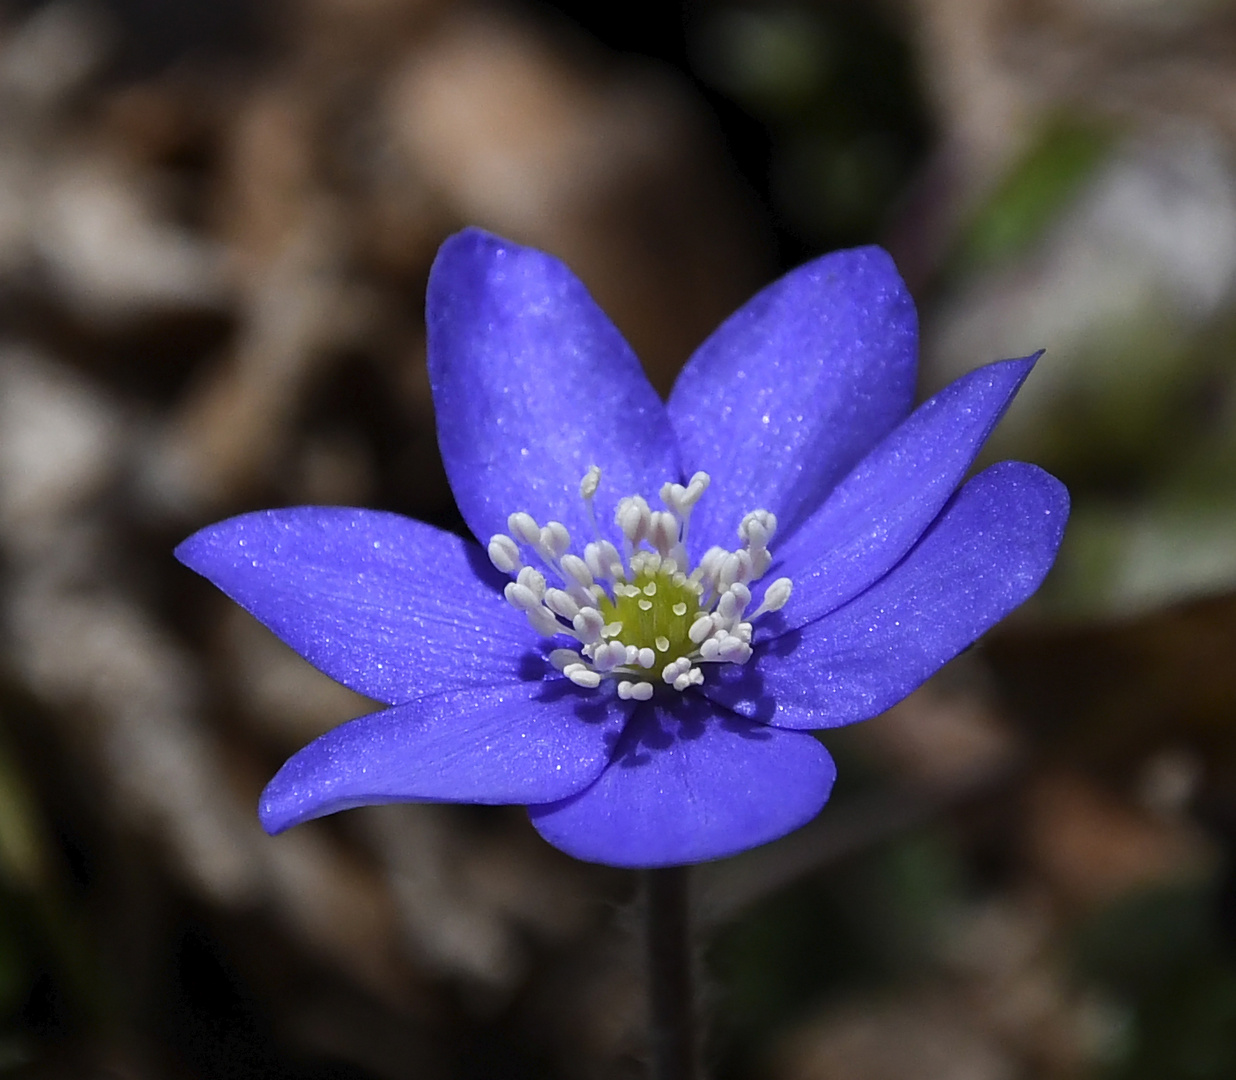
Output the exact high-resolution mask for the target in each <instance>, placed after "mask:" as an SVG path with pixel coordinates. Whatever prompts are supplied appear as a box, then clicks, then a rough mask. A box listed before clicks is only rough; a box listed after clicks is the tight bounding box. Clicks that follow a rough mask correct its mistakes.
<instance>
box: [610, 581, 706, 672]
mask: <svg viewBox="0 0 1236 1080" xmlns="http://www.w3.org/2000/svg"><path fill="white" fill-rule="evenodd" d="M636 561H637V563H641V564H643V565H642V566H641V568H640V569H639V570H637V571H635V576H634V578H633V579H632V580H631V581H629V582H628V581H616V582H615V583H614V585H613V592H614V598H613V599H612V600H611V599H610V598H609V597H608V596H605V595H603V596H601V597H600V599H599V600H598V603H597V607H598V608H599V609H600V611H601V615H602V616H603V617H604V619H605V622H606V624H607V627H606V628H607V629H609V627H611V626H613V625H614V624H620V626H621V629H619V630H616V632H615V634H614V636H615V637H618V638H620V639H621V641H622V642H623V643H624V644H626V645H634V646H635V647H636V648H637V649H640V650H641V651H642V650H643V649H652V650H653V651H654V652H655V653H656V654H657V656H658V657H661V658H662V662H663V663H664V661H667V660H673V659H676V658H677V657H679V656H686V655H687V654H688V653H690V652H691V651H692V650H693V649H694V648H695V644H694V643H693V642H692V641H691V639H690V637H689V636H688V632H689V631H690V629H691V626H692V624H693V623H694V622H695V620H696V619H697V618H698V617H699V614H700V592H701V589H700V585H699V583H698V582H695V581H691V580H690V579H689V578H688V577H687V575H686V574H684V573H683V572H682V571H681V570H678V569H677V568H674V569H672V570H671V569H667V568H666V567H665V566H664V565H657V566H655V567H653V566H650V565H649V564H651V563H653V562H654V561H655V562H657V563H658V564H660V563H661V560H660V559H655V560H654V559H653V558H644V559H637V560H636ZM670 565H671V566H672V565H673V564H672V563H671V564H670ZM632 570H635V567H632Z"/></svg>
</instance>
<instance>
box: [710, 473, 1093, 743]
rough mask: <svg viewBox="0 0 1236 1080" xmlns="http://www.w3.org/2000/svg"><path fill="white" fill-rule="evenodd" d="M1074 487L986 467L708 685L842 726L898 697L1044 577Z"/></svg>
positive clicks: (762, 707)
mask: <svg viewBox="0 0 1236 1080" xmlns="http://www.w3.org/2000/svg"><path fill="white" fill-rule="evenodd" d="M1068 509H1069V498H1068V492H1067V491H1066V490H1065V488H1064V485H1063V484H1061V483H1060V481H1059V480H1057V479H1056V478H1055V477H1053V476H1051V475H1050V474H1048V473H1045V472H1044V471H1043V470H1042V469H1039V468H1037V467H1036V466H1034V465H1027V464H1025V463H1023V462H1019V461H1005V462H1001V463H1000V464H998V465H993V466H991V468H989V469H986V470H984V471H983V472H981V473H979V475H978V476H976V477H975V478H974V479H973V480H971V481H970V482H969V483H967V484H966V485H965V486H964V487H963V488H962V489H961V490H960V491H959V492H958V493H957V494H956V495H955V496H954V498H953V501H952V502H951V503H950V504H949V505H948V507H946V508H945V510H944V512H943V513H942V514H941V515H940V517H939V519H938V520H937V521H936V523H935V525H933V526H932V528H931V529H930V530H929V531H928V532H927V533H926V534H925V535H924V537H923V539H922V540H921V541H920V542H919V543H918V545H917V546H916V547H914V549H913V550H911V552H910V554H909V555H907V556H906V558H905V559H904V560H903V561H902V562H901V563H900V564H899V565H898V566H897V567H896V568H894V569H893V570H892V571H891V572H890V573H889V574H888V575H887V576H886V577H884V578H882V579H881V580H880V581H878V582H877V583H876V584H875V585H874V586H872V587H871V588H870V589H868V590H867V591H866V592H865V593H863V594H862V595H861V596H859V597H857V598H856V599H854V600H852V601H851V602H850V603H848V604H846V605H845V607H842V608H838V609H837V610H836V611H834V612H833V613H832V614H830V615H826V616H825V617H824V618H822V619H820V620H818V621H816V622H813V623H810V624H809V625H807V626H804V627H803V628H802V629H801V630H796V631H791V632H790V633H787V634H785V635H783V636H781V637H779V638H777V639H775V640H773V641H770V642H768V643H767V644H766V645H764V646H762V647H759V648H757V650H756V656H755V657H753V659H752V660H751V661H750V662H749V663H748V664H747V665H746V666H745V667H744V668H742V669H734V674H733V675H730V674H729V673H728V672H725V671H719V672H717V674H716V677H715V678H713V677H710V678H709V679H708V680H707V681H706V682H705V683H704V685H703V687H702V690H703V691H704V693H705V694H707V695H708V697H710V698H711V699H713V700H714V701H718V702H720V703H722V704H724V705H727V706H729V707H730V708H732V709H735V710H737V711H738V712H740V713H742V714H743V715H744V716H751V717H756V718H758V719H760V720H762V721H764V722H766V723H770V724H776V725H779V726H782V727H788V728H821V727H837V726H839V725H841V724H848V723H852V722H853V721H855V720H865V719H867V718H868V717H871V716H875V715H876V714H878V713H881V712H883V711H884V710H885V709H887V708H889V707H890V706H892V705H894V704H896V702H898V701H900V700H901V699H902V698H903V697H905V696H906V694H908V693H910V691H911V690H913V689H915V688H916V687H917V686H919V685H920V684H921V683H922V682H924V681H925V680H926V679H927V678H928V676H930V675H931V674H933V673H934V672H935V671H936V670H937V669H938V668H940V667H941V666H942V665H943V664H945V663H946V662H947V661H949V660H951V659H952V658H953V657H954V656H956V655H957V654H958V653H959V652H961V650H962V649H964V648H965V647H966V646H967V645H969V644H970V643H971V642H972V641H974V640H975V638H977V637H978V636H979V635H980V634H981V633H983V631H985V630H987V629H988V628H990V627H991V626H993V625H994V624H995V623H997V622H998V621H999V620H1000V619H1002V618H1004V616H1005V615H1007V614H1008V613H1009V612H1010V611H1012V610H1013V609H1014V608H1015V607H1017V606H1018V605H1019V604H1021V603H1022V602H1023V601H1024V600H1025V599H1026V598H1027V597H1029V596H1030V594H1031V593H1033V592H1034V590H1035V589H1037V588H1038V587H1039V584H1040V583H1041V582H1042V580H1043V578H1044V576H1045V575H1046V574H1047V571H1048V569H1049V568H1050V567H1051V564H1052V562H1053V561H1054V560H1055V557H1056V550H1057V548H1059V546H1060V539H1061V535H1062V533H1063V531H1064V524H1065V521H1066V519H1067V518H1068Z"/></svg>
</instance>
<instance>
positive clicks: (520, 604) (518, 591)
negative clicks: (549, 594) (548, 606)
mask: <svg viewBox="0 0 1236 1080" xmlns="http://www.w3.org/2000/svg"><path fill="white" fill-rule="evenodd" d="M502 595H503V596H505V597H506V602H507V603H508V604H510V605H511V607H513V608H517V609H518V610H520V611H531V610H532V609H533V608H538V607H540V606H541V598H540V597H539V596H537V595H536V593H534V592H533V591H532V590H531V589H529V588H528V587H527V586H526V585H520V584H519V583H518V582H517V581H512V582H509V583H508V584H507V586H506V588H505V589H503V590H502Z"/></svg>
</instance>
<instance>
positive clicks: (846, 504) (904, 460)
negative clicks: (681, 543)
mask: <svg viewBox="0 0 1236 1080" xmlns="http://www.w3.org/2000/svg"><path fill="white" fill-rule="evenodd" d="M1038 356H1039V354H1037V353H1036V354H1035V355H1034V356H1030V357H1026V358H1025V359H1024V360H1002V361H1000V362H999V363H996V364H988V365H987V366H986V367H982V368H979V369H978V370H977V371H972V372H970V373H969V374H968V375H963V376H962V377H961V378H960V379H958V380H957V381H956V382H954V383H952V384H951V385H949V386H947V387H945V388H944V389H943V390H941V391H940V392H939V393H938V394H936V396H935V397H933V398H931V400H929V401H927V402H924V403H923V404H922V405H920V406H919V407H918V408H917V409H916V410H915V411H914V413H913V414H912V415H911V416H910V417H909V419H907V420H906V421H905V422H904V423H903V424H901V425H900V426H899V427H898V428H897V429H896V430H895V431H893V432H892V434H890V435H889V436H888V438H886V439H885V440H884V441H883V442H882V443H880V445H879V446H877V447H876V448H875V449H874V450H873V451H872V452H871V453H870V454H868V455H867V456H866V457H865V458H864V459H863V460H862V461H861V462H860V463H859V464H858V466H857V467H856V468H855V469H854V471H853V472H851V473H850V475H849V476H847V477H846V478H845V479H844V480H843V481H841V483H840V484H838V485H837V487H836V489H835V490H834V491H833V493H832V495H830V496H829V497H828V499H827V500H826V501H825V503H824V505H823V506H821V507H820V509H819V510H817V511H816V512H815V513H814V514H812V515H811V517H809V518H808V519H807V520H806V521H805V522H803V525H802V527H801V528H800V529H799V530H798V531H797V532H796V533H795V534H794V535H793V536H792V537H791V538H790V540H789V541H788V542H787V543H786V544H784V545H782V546H781V547H779V548H777V549H776V561H777V562H778V563H780V564H781V566H780V572H784V573H786V574H788V575H789V577H790V578H791V579H792V580H793V582H794V594H793V598H792V600H791V601H790V603H789V605H787V607H786V608H785V609H784V616H785V617H784V620H783V623H782V629H783V630H793V629H796V628H797V627H800V626H804V625H806V624H807V623H809V622H814V621H815V620H816V619H818V618H820V616H822V615H826V614H827V613H828V612H830V611H832V610H833V609H834V608H837V607H839V606H840V605H841V604H843V603H845V602H846V601H847V600H850V599H852V598H853V597H855V596H857V595H858V594H859V593H860V592H862V590H863V589H864V588H866V587H867V586H868V585H870V584H871V583H872V582H873V581H875V580H876V579H877V578H879V577H882V576H883V575H884V574H886V573H887V572H888V571H889V570H890V569H891V568H892V567H893V566H894V565H895V564H896V563H897V562H898V561H899V560H900V559H901V557H902V556H903V555H905V553H906V552H907V551H909V550H910V548H911V547H912V546H913V545H914V543H915V541H917V540H918V538H919V537H920V536H922V534H923V531H924V530H925V529H926V528H927V527H928V526H929V525H930V524H931V523H932V522H933V521H934V520H935V519H936V517H937V515H938V514H939V513H940V510H941V508H942V507H943V506H944V504H945V503H946V502H947V501H948V499H949V496H950V495H952V494H953V492H954V490H955V489H956V487H957V485H958V484H960V483H961V480H962V477H963V476H965V474H966V471H967V470H968V469H969V468H970V465H971V464H972V463H973V461H974V456H975V454H977V453H978V451H979V449H980V448H981V447H982V445H983V443H984V442H986V440H987V436H988V435H990V434H991V430H992V428H994V427H995V426H996V424H997V423H998V422H999V420H1000V417H1001V416H1003V415H1004V411H1005V410H1006V409H1007V408H1008V406H1009V403H1010V402H1011V401H1012V400H1013V395H1014V394H1016V393H1017V390H1018V389H1019V388H1020V386H1021V384H1022V383H1023V382H1024V381H1025V379H1026V376H1027V375H1029V374H1030V369H1031V368H1032V367H1033V366H1034V362H1035V360H1037V359H1038ZM778 572H779V569H778V568H777V567H774V568H773V569H772V571H771V572H770V577H775V576H776V575H777V574H778Z"/></svg>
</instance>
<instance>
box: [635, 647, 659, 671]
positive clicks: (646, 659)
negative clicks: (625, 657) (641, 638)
mask: <svg viewBox="0 0 1236 1080" xmlns="http://www.w3.org/2000/svg"><path fill="white" fill-rule="evenodd" d="M635 661H636V663H638V664H639V666H640V667H642V668H651V667H652V665H653V664H655V663H656V662H657V654H656V653H655V652H653V651H652V650H651V649H648V648H644V649H640V651H639V655H638V656H637V657H636V658H635Z"/></svg>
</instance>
